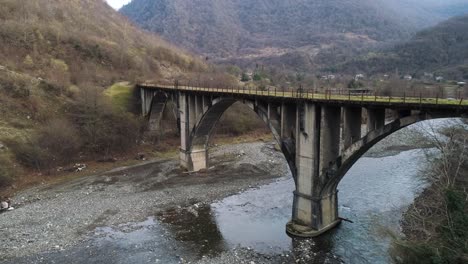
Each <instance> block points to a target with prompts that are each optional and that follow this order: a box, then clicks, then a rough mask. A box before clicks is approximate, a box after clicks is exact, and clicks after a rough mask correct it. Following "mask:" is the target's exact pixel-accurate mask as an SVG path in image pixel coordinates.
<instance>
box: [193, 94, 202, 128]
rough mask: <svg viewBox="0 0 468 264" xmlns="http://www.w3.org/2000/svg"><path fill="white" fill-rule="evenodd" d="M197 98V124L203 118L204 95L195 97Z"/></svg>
mask: <svg viewBox="0 0 468 264" xmlns="http://www.w3.org/2000/svg"><path fill="white" fill-rule="evenodd" d="M194 96H195V120H196V123H198V122H199V121H200V119H201V118H202V116H203V113H204V111H203V95H194Z"/></svg>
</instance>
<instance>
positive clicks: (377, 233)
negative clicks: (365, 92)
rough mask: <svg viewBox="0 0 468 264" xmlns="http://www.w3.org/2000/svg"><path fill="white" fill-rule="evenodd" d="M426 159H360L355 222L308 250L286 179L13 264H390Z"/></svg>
mask: <svg viewBox="0 0 468 264" xmlns="http://www.w3.org/2000/svg"><path fill="white" fill-rule="evenodd" d="M424 157H425V156H424V153H423V151H421V150H411V151H405V152H401V153H399V154H398V155H395V156H388V157H381V158H361V159H360V160H359V161H358V162H357V163H356V164H355V165H354V166H353V168H352V169H351V170H350V171H349V172H348V173H347V175H346V176H345V177H344V179H343V180H342V182H341V183H340V185H339V190H340V192H339V212H340V216H341V217H344V218H347V219H349V220H351V221H353V223H349V222H343V223H342V224H341V225H340V226H339V227H338V228H336V229H334V230H332V231H331V232H329V233H327V234H326V235H324V236H322V237H320V238H319V239H316V240H309V241H311V243H309V244H306V247H307V245H309V246H310V247H309V248H307V249H306V250H304V244H303V243H302V242H300V241H299V242H298V241H297V240H295V241H293V240H292V239H291V238H290V237H288V236H287V235H286V233H285V224H286V222H288V221H289V220H290V216H291V207H292V206H291V202H292V192H293V190H294V182H293V180H292V179H291V177H290V176H286V177H284V178H282V179H280V180H278V181H276V182H273V183H271V184H268V185H264V186H261V187H259V188H255V189H250V190H247V191H245V192H243V193H240V194H237V195H234V196H231V197H227V198H225V199H224V200H222V201H219V202H217V203H214V204H211V205H201V204H200V205H198V204H196V205H193V206H191V207H189V208H174V209H171V210H168V211H166V212H162V213H160V214H159V215H156V216H154V217H151V218H149V219H148V220H147V221H145V222H142V223H130V224H127V225H122V226H119V227H115V228H111V227H106V228H98V229H96V232H95V235H94V236H93V237H91V239H90V240H89V241H88V242H86V243H84V244H82V245H80V246H77V247H74V248H72V249H69V250H66V251H63V252H55V253H47V254H42V255H39V256H34V257H33V258H26V259H20V260H15V262H14V263H32V262H33V263H65V262H66V263H180V262H181V261H183V260H184V259H189V260H197V259H201V258H203V257H213V256H217V255H219V254H220V253H222V252H225V251H232V250H233V249H235V248H240V247H242V248H250V249H252V250H253V251H256V252H259V253H263V254H267V255H278V254H291V253H292V252H293V253H296V254H297V253H298V252H299V254H300V253H301V252H302V251H306V252H309V253H310V252H312V253H315V254H317V255H318V256H333V257H336V258H338V259H340V260H342V261H344V262H345V263H388V262H389V254H388V249H389V239H388V237H386V236H384V235H383V234H384V233H385V232H384V231H385V230H393V231H395V232H398V229H399V224H398V223H399V220H400V219H401V214H402V212H403V210H404V208H405V207H406V206H408V205H409V204H410V203H411V202H412V201H413V199H414V197H415V195H416V194H417V193H418V192H419V191H420V189H421V182H420V180H419V177H418V173H420V172H419V169H420V168H424V166H425V164H424V163H425V158H424ZM301 243H302V244H301ZM311 247H313V248H312V249H310V248H311ZM307 263H308V262H307ZM316 263H319V262H316Z"/></svg>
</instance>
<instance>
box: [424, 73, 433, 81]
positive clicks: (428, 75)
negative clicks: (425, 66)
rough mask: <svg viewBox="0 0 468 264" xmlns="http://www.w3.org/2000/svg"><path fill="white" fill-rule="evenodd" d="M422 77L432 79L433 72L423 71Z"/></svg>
mask: <svg viewBox="0 0 468 264" xmlns="http://www.w3.org/2000/svg"><path fill="white" fill-rule="evenodd" d="M424 78H426V79H434V74H433V73H429V72H425V73H424Z"/></svg>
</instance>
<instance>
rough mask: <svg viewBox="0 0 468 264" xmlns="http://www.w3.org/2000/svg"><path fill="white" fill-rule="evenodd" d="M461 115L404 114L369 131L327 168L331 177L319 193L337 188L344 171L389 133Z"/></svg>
mask: <svg viewBox="0 0 468 264" xmlns="http://www.w3.org/2000/svg"><path fill="white" fill-rule="evenodd" d="M459 117H461V115H430V114H428V113H418V114H415V115H411V116H406V117H402V118H398V119H395V120H393V121H392V122H390V123H388V124H386V125H385V126H384V127H382V128H379V129H376V130H373V131H370V132H369V133H367V134H366V135H365V136H364V137H362V138H361V139H360V140H358V141H357V142H355V143H354V144H352V145H351V146H350V147H348V148H347V149H345V150H343V151H342V153H341V155H340V156H339V157H338V158H337V159H336V161H335V162H334V163H333V164H332V165H331V166H330V168H329V169H328V171H329V172H332V173H331V174H332V177H329V180H328V181H327V183H326V184H325V185H324V187H323V189H322V191H321V193H322V194H326V193H330V192H333V190H336V189H337V188H338V185H339V183H340V182H341V180H342V179H343V177H344V176H345V175H346V173H347V172H348V171H349V170H350V169H351V167H352V166H353V165H354V164H355V163H356V162H357V161H358V160H359V159H360V158H361V157H362V156H363V155H364V154H365V153H366V152H367V151H368V150H370V149H371V148H372V147H373V146H375V145H376V144H377V143H379V142H380V141H382V140H384V139H385V138H386V137H388V136H390V135H391V134H393V133H395V132H397V131H399V130H401V129H403V128H406V127H408V126H411V125H413V124H416V123H419V122H422V121H427V120H434V119H440V118H459Z"/></svg>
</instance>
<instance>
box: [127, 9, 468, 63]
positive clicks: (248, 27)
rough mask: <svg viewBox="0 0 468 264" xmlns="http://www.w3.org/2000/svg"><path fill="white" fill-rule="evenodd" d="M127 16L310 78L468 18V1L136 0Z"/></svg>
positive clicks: (226, 57)
mask: <svg viewBox="0 0 468 264" xmlns="http://www.w3.org/2000/svg"><path fill="white" fill-rule="evenodd" d="M120 11H121V12H122V13H123V14H125V15H126V16H128V17H130V19H131V20H133V21H134V22H136V23H137V24H139V25H140V26H141V27H143V28H144V29H147V30H150V31H153V32H156V33H158V34H160V35H162V36H163V37H164V38H166V39H168V40H170V41H171V42H173V43H175V44H176V45H180V46H182V47H185V48H187V49H189V50H192V51H195V52H197V53H199V54H202V55H205V56H208V57H210V58H214V59H217V60H220V61H223V62H234V63H236V64H240V65H244V66H246V65H249V64H250V63H253V62H255V63H262V64H273V65H282V66H284V67H285V68H288V69H294V70H297V71H310V70H315V69H318V68H320V67H322V66H324V65H330V64H336V63H342V62H344V61H346V60H349V59H351V58H353V57H354V56H355V55H356V54H360V53H362V52H363V50H366V49H367V48H368V47H375V46H379V45H382V44H386V43H391V42H395V41H401V40H405V39H409V38H410V37H411V36H412V35H413V34H414V33H415V32H417V31H418V30H420V29H423V28H425V27H428V26H432V25H435V24H437V23H438V22H441V21H443V20H444V19H447V18H449V17H451V16H453V15H456V14H460V13H464V12H466V11H468V1H466V0H465V1H462V0H452V1H438V0H426V1H416V0H397V1H384V0H348V1H345V0H331V1H322V0H290V1H284V0H254V1H252V0H218V1H211V0H197V1H187V0H133V1H132V2H131V3H130V4H128V5H126V6H124V7H123V8H122V9H121V10H120Z"/></svg>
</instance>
